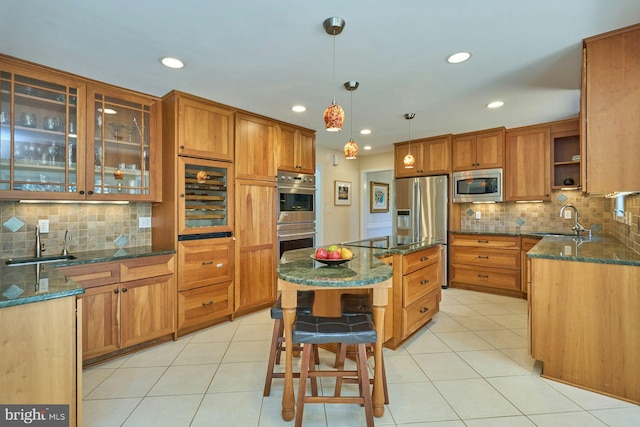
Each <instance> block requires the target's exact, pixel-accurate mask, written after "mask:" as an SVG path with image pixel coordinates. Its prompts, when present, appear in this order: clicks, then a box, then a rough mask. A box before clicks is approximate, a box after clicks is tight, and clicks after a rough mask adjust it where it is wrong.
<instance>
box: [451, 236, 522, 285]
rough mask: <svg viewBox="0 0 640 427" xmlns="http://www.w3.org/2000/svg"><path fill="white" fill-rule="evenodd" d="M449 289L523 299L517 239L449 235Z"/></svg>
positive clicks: (514, 237) (518, 242) (515, 237)
mask: <svg viewBox="0 0 640 427" xmlns="http://www.w3.org/2000/svg"><path fill="white" fill-rule="evenodd" d="M449 247H450V267H449V272H450V275H451V280H450V285H451V286H452V287H459V288H464V289H470V290H476V291H484V292H492V293H498V294H502V295H510V296H516V297H522V295H523V294H522V290H521V278H520V258H521V254H520V237H517V236H496V235H482V234H452V235H451V239H450V242H449Z"/></svg>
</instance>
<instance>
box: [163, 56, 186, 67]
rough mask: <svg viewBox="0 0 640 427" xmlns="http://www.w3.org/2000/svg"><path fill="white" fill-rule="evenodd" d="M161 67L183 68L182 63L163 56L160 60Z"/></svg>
mask: <svg viewBox="0 0 640 427" xmlns="http://www.w3.org/2000/svg"><path fill="white" fill-rule="evenodd" d="M160 62H162V65H164V66H165V67H169V68H182V67H184V63H183V62H182V61H180V60H179V59H177V58H171V57H169V56H165V57H164V58H162V59H161V60H160Z"/></svg>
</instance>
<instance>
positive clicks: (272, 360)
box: [263, 291, 320, 396]
mask: <svg viewBox="0 0 640 427" xmlns="http://www.w3.org/2000/svg"><path fill="white" fill-rule="evenodd" d="M315 297H316V295H315V292H314V291H300V292H298V303H297V307H296V316H299V315H303V314H304V315H311V313H312V311H313V303H314V301H315ZM271 318H272V319H273V320H274V323H273V334H272V336H271V349H270V351H269V362H268V363H269V365H268V366H267V377H266V379H265V382H264V393H263V395H264V396H269V395H270V394H271V383H272V380H273V378H284V372H274V369H275V365H279V364H280V357H281V355H282V352H283V351H286V350H287V349H286V347H285V346H284V342H285V339H284V321H283V315H282V297H280V296H279V297H278V299H277V300H276V302H275V303H274V304H273V306H271ZM292 351H298V352H300V351H302V346H299V345H297V346H293V348H292ZM314 356H315V362H316V364H319V363H320V356H319V354H318V348H317V347H316V346H314ZM293 377H294V378H299V377H300V374H299V373H297V372H295V373H294V374H293ZM311 386H312V388H314V389H316V387H317V385H316V382H315V381H314V382H312V384H311Z"/></svg>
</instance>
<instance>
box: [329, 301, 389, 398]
mask: <svg viewBox="0 0 640 427" xmlns="http://www.w3.org/2000/svg"><path fill="white" fill-rule="evenodd" d="M340 311H341V313H342V315H343V316H355V315H362V314H365V315H368V316H371V318H372V319H373V305H372V304H371V298H369V295H368V294H342V295H341V296H340ZM347 347H348V345H346V344H340V345H339V346H338V352H337V353H336V360H335V364H334V366H335V368H336V369H344V362H345V359H346V358H347ZM374 350H375V348H374V345H373V344H372V343H368V344H367V356H369V357H373V352H374ZM350 354H351V353H350ZM380 360H381V362H382V363H381V365H382V388H383V391H384V403H385V405H388V404H389V392H388V391H387V372H386V371H385V368H384V357H383V355H382V354H381V355H380ZM343 382H345V383H357V379H356V378H348V377H347V378H338V379H337V380H336V390H335V395H336V396H340V393H341V391H342V383H343ZM371 384H373V378H371Z"/></svg>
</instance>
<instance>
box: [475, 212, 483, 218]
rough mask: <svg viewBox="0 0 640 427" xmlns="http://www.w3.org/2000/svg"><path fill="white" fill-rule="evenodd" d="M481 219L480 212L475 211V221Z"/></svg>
mask: <svg viewBox="0 0 640 427" xmlns="http://www.w3.org/2000/svg"><path fill="white" fill-rule="evenodd" d="M481 218H482V212H480V211H476V219H481Z"/></svg>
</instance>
